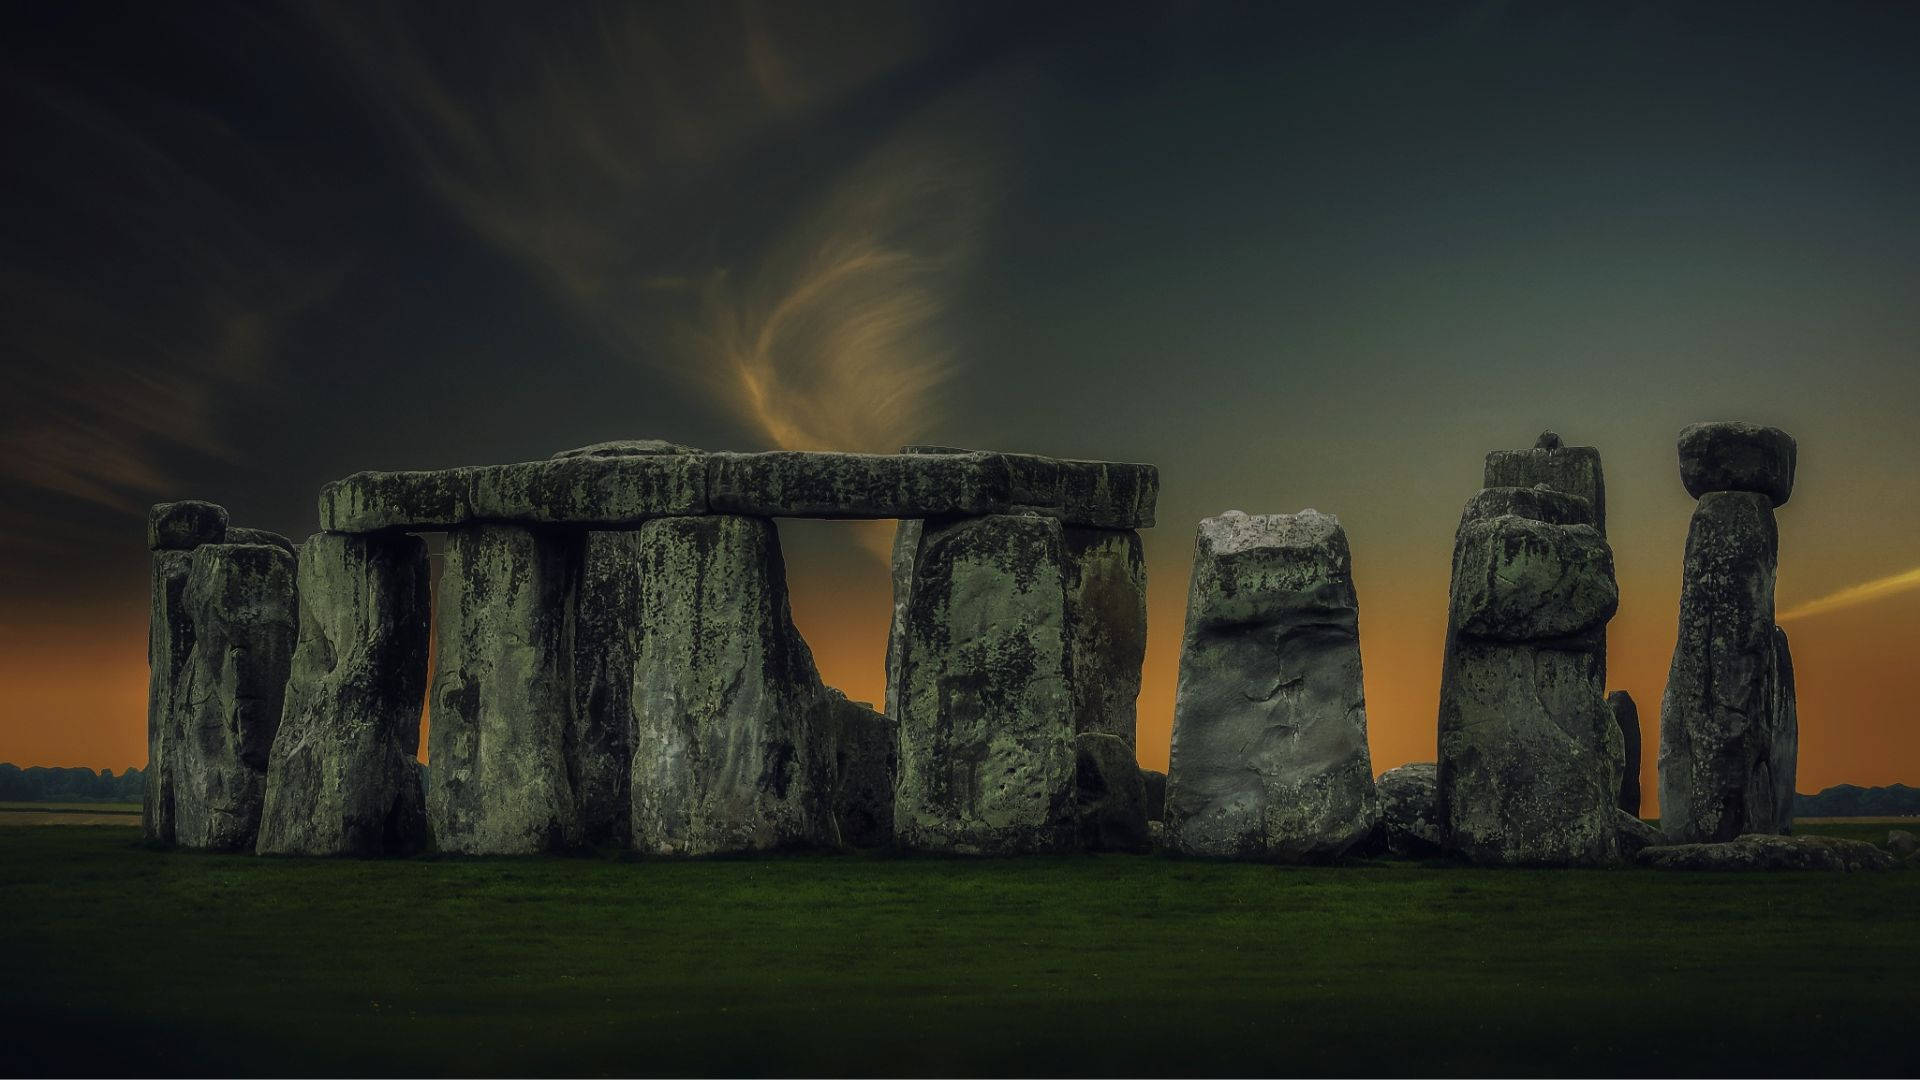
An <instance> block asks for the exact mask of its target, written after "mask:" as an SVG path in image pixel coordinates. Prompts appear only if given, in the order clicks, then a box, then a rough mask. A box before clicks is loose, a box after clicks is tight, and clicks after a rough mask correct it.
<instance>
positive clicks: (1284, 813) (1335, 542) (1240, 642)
mask: <svg viewBox="0 0 1920 1080" xmlns="http://www.w3.org/2000/svg"><path fill="white" fill-rule="evenodd" d="M1359 619H1360V610H1359V602H1358V599H1357V596H1356V594H1355V592H1354V587H1353V572H1352V558H1351V556H1350V554H1349V552H1348V548H1347V534H1346V531H1345V530H1344V529H1342V528H1341V527H1340V522H1339V519H1337V518H1335V517H1333V516H1332V515H1330V514H1322V513H1319V512H1318V511H1315V510H1304V511H1302V512H1300V513H1298V514H1271V515H1264V514H1263V515H1255V516H1249V515H1247V514H1243V513H1241V512H1239V511H1237V510H1235V511H1230V512H1229V513H1226V514H1223V515H1221V516H1220V517H1214V518H1207V519H1206V520H1204V521H1202V522H1201V523H1200V530H1199V535H1198V537H1197V538H1196V540H1195V543H1194V557H1193V577H1192V583H1191V585H1190V588H1189V593H1188V598H1187V626H1186V635H1185V637H1184V639H1183V640H1182V643H1181V650H1180V688H1179V692H1178V696H1177V698H1176V701H1175V704H1174V713H1173V756H1172V761H1171V763H1170V764H1169V765H1168V768H1167V796H1166V798H1167V807H1166V817H1167V834H1168V842H1169V844H1170V845H1171V846H1172V847H1173V848H1174V849H1175V850H1178V851H1183V852H1186V853H1188V854H1192V855H1224V856H1237V857H1242V858H1271V859H1283V860H1301V859H1314V858H1326V857H1331V856H1336V855H1339V854H1340V853H1341V852H1344V851H1345V850H1347V849H1348V848H1349V847H1351V846H1353V845H1354V844H1356V843H1358V842H1359V841H1360V840H1362V839H1363V838H1365V837H1366V836H1367V835H1368V834H1369V833H1371V832H1372V831H1373V829H1374V827H1375V825H1376V824H1378V822H1379V820H1380V804H1379V799H1378V797H1377V795H1376V793H1375V791H1374V784H1373V766H1372V760H1371V757H1370V755H1369V752H1368V749H1367V712H1366V698H1365V694H1364V692H1363V690H1362V686H1361V669H1360V637H1359Z"/></svg>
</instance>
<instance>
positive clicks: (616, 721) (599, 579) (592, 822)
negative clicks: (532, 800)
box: [565, 529, 646, 847]
mask: <svg viewBox="0 0 1920 1080" xmlns="http://www.w3.org/2000/svg"><path fill="white" fill-rule="evenodd" d="M645 632H646V627H645V626H644V625H642V623H641V621H640V534H639V533H638V532H635V531H632V530H620V531H603V530H597V529H596V530H590V531H588V532H587V533H586V534H585V535H584V537H583V538H582V553H581V564H580V587H579V590H578V594H577V598H576V603H575V608H574V619H573V652H572V657H573V695H574V705H573V712H572V715H571V716H570V718H569V720H568V723H567V728H566V749H565V753H566V759H567V776H568V779H569V782H570V783H571V785H572V788H573V796H574V803H575V805H576V806H578V807H579V811H580V827H581V829H582V831H583V833H584V835H585V838H586V841H587V842H588V843H590V844H611V845H616V846H620V847H625V846H626V845H627V842H628V840H629V839H630V837H631V835H632V826H633V805H632V802H631V801H630V799H629V797H628V788H629V786H630V785H631V783H632V776H633V752H632V745H631V742H632V728H633V675H634V668H635V666H636V665H637V664H638V663H639V660H640V642H641V639H642V637H643V636H644V635H645Z"/></svg>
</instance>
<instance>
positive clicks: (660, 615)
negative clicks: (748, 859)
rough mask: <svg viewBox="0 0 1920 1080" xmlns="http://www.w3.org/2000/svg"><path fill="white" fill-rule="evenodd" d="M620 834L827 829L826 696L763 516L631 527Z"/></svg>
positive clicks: (657, 841) (730, 843)
mask: <svg viewBox="0 0 1920 1080" xmlns="http://www.w3.org/2000/svg"><path fill="white" fill-rule="evenodd" d="M639 558H640V571H639V572H640V597H641V604H640V616H639V618H640V623H641V625H643V626H644V627H645V628H646V633H645V635H644V636H643V637H642V640H641V645H640V650H639V661H638V664H637V667H636V672H635V675H634V689H633V695H634V697H633V711H634V736H633V774H632V807H633V809H632V813H633V826H632V828H633V846H634V847H636V848H638V849H640V850H641V851H647V852H653V853H656V854H679V855H707V854H714V853H721V852H747V851H765V850H770V849H775V848H783V847H816V846H830V845H832V844H834V843H836V842H837V840H838V837H837V835H836V830H835V823H834V819H833V814H832V805H831V802H832V778H831V762H830V758H831V754H830V751H829V748H828V747H827V745H826V730H827V726H828V721H827V720H826V719H825V718H824V717H823V716H822V713H823V712H824V711H825V710H826V709H827V708H828V701H827V695H826V692H825V689H824V688H823V687H822V686H821V684H820V679H819V675H818V674H817V672H816V671H815V669H814V666H813V654H812V652H811V651H810V650H809V649H808V648H807V644H806V642H805V641H804V640H802V639H801V637H800V634H799V632H798V631H797V630H795V629H794V627H793V620H792V616H791V614H790V612H789V609H788V606H787V578H786V564H785V561H784V559H783V558H782V556H781V553H780V538H779V534H778V533H777V532H776V531H775V530H774V526H773V523H772V522H771V521H768V520H766V519H765V518H754V517H738V516H732V515H713V516H709V517H686V518H660V519H658V520H654V521H649V522H647V523H646V524H644V525H642V526H641V527H640V530H639Z"/></svg>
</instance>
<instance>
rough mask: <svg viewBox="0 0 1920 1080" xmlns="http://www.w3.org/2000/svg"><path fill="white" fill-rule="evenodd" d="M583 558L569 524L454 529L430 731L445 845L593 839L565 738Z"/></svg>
mask: <svg viewBox="0 0 1920 1080" xmlns="http://www.w3.org/2000/svg"><path fill="white" fill-rule="evenodd" d="M578 564H579V544H578V541H577V540H576V539H574V538H571V537H568V536H567V535H565V534H563V533H558V532H546V531H539V530H534V529H528V528H524V527H521V526H516V525H477V526H470V527H466V528H461V529H455V530H453V531H452V532H450V533H448V534H447V548H446V564H445V567H444V568H443V570H442V572H441V577H440V597H439V619H438V624H437V627H436V631H435V643H436V646H437V656H436V658H435V664H434V676H433V690H432V699H431V713H430V717H429V721H428V735H427V740H428V746H429V756H430V758H431V761H432V764H433V782H432V784H431V785H430V787H429V790H428V792H427V817H428V820H429V821H430V822H431V823H432V826H433V834H434V840H435V842H436V844H437V845H438V847H439V849H440V850H441V851H447V852H459V853H463V854H471V855H513V854H525V853H532V852H540V851H552V850H556V849H561V848H568V847H573V846H575V845H577V844H579V843H580V842H581V840H582V833H581V829H580V817H579V812H578V810H577V809H576V807H575V803H574V797H573V791H572V788H571V786H570V783H569V779H568V770H567V760H566V750H565V746H566V730H567V727H568V725H569V723H570V714H571V712H572V709H573V687H572V685H571V683H572V680H571V677H570V676H571V664H570V661H569V659H568V656H569V653H570V652H571V646H572V642H571V641H570V640H569V639H570V636H571V635H570V629H571V626H572V622H573V618H572V605H573V590H574V587H575V584H576V581H577V578H578V576H579V565H578Z"/></svg>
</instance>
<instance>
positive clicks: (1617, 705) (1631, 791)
mask: <svg viewBox="0 0 1920 1080" xmlns="http://www.w3.org/2000/svg"><path fill="white" fill-rule="evenodd" d="M1607 708H1608V709H1611V710H1612V711H1613V723H1614V726H1615V727H1618V728H1619V729H1620V755H1621V767H1620V809H1621V810H1623V811H1625V812H1627V813H1629V814H1632V815H1633V816H1634V817H1639V816H1640V707H1639V706H1638V705H1635V704H1634V703H1633V695H1632V694H1629V693H1627V692H1626V691H1625V690H1615V691H1614V692H1613V693H1611V694H1608V695H1607Z"/></svg>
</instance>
